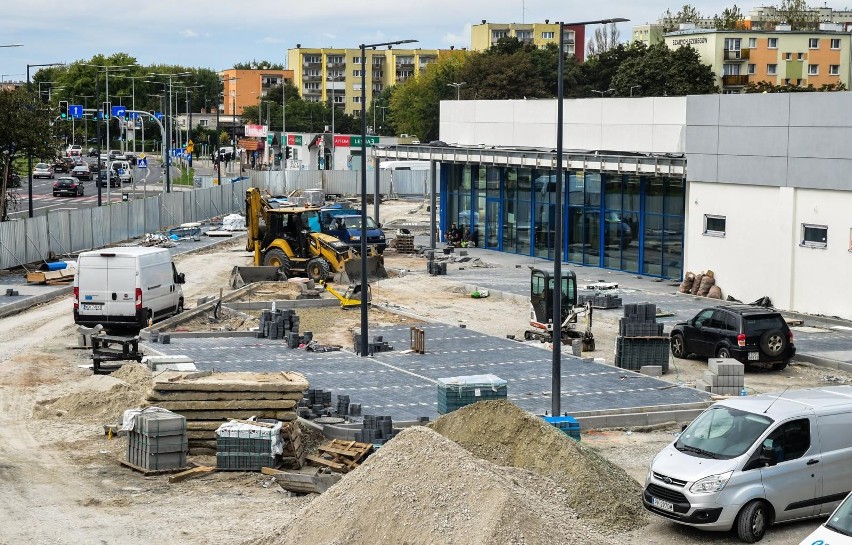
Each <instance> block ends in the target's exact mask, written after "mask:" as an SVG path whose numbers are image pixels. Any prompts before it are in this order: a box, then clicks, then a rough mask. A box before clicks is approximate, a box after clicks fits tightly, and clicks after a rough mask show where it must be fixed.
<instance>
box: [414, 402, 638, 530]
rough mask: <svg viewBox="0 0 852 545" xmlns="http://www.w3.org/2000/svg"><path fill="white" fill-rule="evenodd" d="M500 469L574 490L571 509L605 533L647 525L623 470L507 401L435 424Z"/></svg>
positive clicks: (463, 410)
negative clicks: (519, 470)
mask: <svg viewBox="0 0 852 545" xmlns="http://www.w3.org/2000/svg"><path fill="white" fill-rule="evenodd" d="M431 427H432V428H433V429H435V431H437V432H438V433H440V434H441V435H443V436H445V437H447V438H449V439H451V440H453V441H455V442H456V443H458V444H459V445H461V446H462V447H464V448H465V449H467V450H469V451H470V452H472V453H473V454H474V455H476V456H479V457H480V458H484V459H486V460H489V461H491V462H494V463H495V464H499V465H503V466H512V467H517V468H522V469H527V470H529V471H534V472H535V473H538V474H540V475H544V476H546V477H549V478H551V479H553V480H554V481H556V482H557V483H558V484H559V485H560V486H562V487H564V488H565V489H567V490H569V491H570V492H571V493H570V496H569V498H568V500H567V501H568V505H570V506H571V507H572V508H573V509H575V510H576V511H577V513H578V514H579V515H580V517H581V518H583V519H588V520H589V521H590V522H593V523H595V524H596V525H597V526H598V527H599V528H600V529H601V530H603V531H606V532H612V531H619V530H628V529H634V528H637V527H641V526H643V525H645V524H647V522H648V518H647V516H646V515H645V511H644V509H643V507H642V503H641V499H640V498H641V497H642V488H641V486H640V485H639V483H637V482H636V480H635V479H633V478H632V477H630V476H629V475H628V474H627V473H626V472H625V471H624V470H623V469H621V468H620V467H618V466H615V465H613V464H612V463H611V462H609V461H608V460H606V459H604V458H603V457H601V456H600V455H598V454H597V453H595V452H594V451H592V450H591V449H589V448H588V447H586V446H584V445H583V444H582V443H580V442H577V441H575V440H573V439H570V438H569V437H567V436H566V435H565V434H563V433H562V432H561V431H559V430H557V429H556V428H555V427H553V426H551V425H550V424H548V423H546V422H544V420H542V419H540V418H538V417H536V416H533V415H531V414H529V413H527V412H525V411H523V410H521V409H520V408H518V407H517V406H515V405H514V404H512V403H510V402H508V401H484V402H479V403H475V404H473V405H469V406H467V407H463V408H461V409H459V410H457V411H454V412H452V413H450V414H447V415H444V416H442V417H440V418H439V419H438V420H436V421H435V422H434V423H432V424H431Z"/></svg>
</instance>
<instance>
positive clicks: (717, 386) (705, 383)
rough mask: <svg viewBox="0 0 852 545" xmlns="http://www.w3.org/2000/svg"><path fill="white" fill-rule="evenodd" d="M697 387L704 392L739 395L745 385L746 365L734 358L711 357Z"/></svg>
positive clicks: (696, 383) (697, 382)
mask: <svg viewBox="0 0 852 545" xmlns="http://www.w3.org/2000/svg"><path fill="white" fill-rule="evenodd" d="M695 387H696V388H697V389H699V390H701V391H703V392H711V393H714V394H719V395H727V396H738V395H740V394H741V393H742V390H743V388H744V387H745V366H744V365H743V364H742V363H740V362H738V361H737V360H735V359H732V358H711V359H709V360H707V370H706V371H704V377H703V378H700V379H698V380H696V381H695Z"/></svg>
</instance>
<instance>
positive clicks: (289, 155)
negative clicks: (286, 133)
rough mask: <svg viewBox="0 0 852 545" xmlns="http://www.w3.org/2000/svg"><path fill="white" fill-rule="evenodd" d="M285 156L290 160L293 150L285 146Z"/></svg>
mask: <svg viewBox="0 0 852 545" xmlns="http://www.w3.org/2000/svg"><path fill="white" fill-rule="evenodd" d="M285 155H286V156H287V159H292V158H293V148H291V147H290V146H287V147H286V148H285Z"/></svg>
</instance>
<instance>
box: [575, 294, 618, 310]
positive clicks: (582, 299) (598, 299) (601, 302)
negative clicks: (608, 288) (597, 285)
mask: <svg viewBox="0 0 852 545" xmlns="http://www.w3.org/2000/svg"><path fill="white" fill-rule="evenodd" d="M577 303H579V304H581V305H585V304H586V303H591V304H592V307H593V308H598V309H609V308H619V307H620V306H621V305H622V300H621V297H619V296H618V295H616V294H613V293H591V294H584V293H581V294H579V295H578V296H577Z"/></svg>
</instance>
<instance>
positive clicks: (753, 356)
mask: <svg viewBox="0 0 852 545" xmlns="http://www.w3.org/2000/svg"><path fill="white" fill-rule="evenodd" d="M748 359H749V361H757V360H759V359H760V352H749V353H748Z"/></svg>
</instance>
